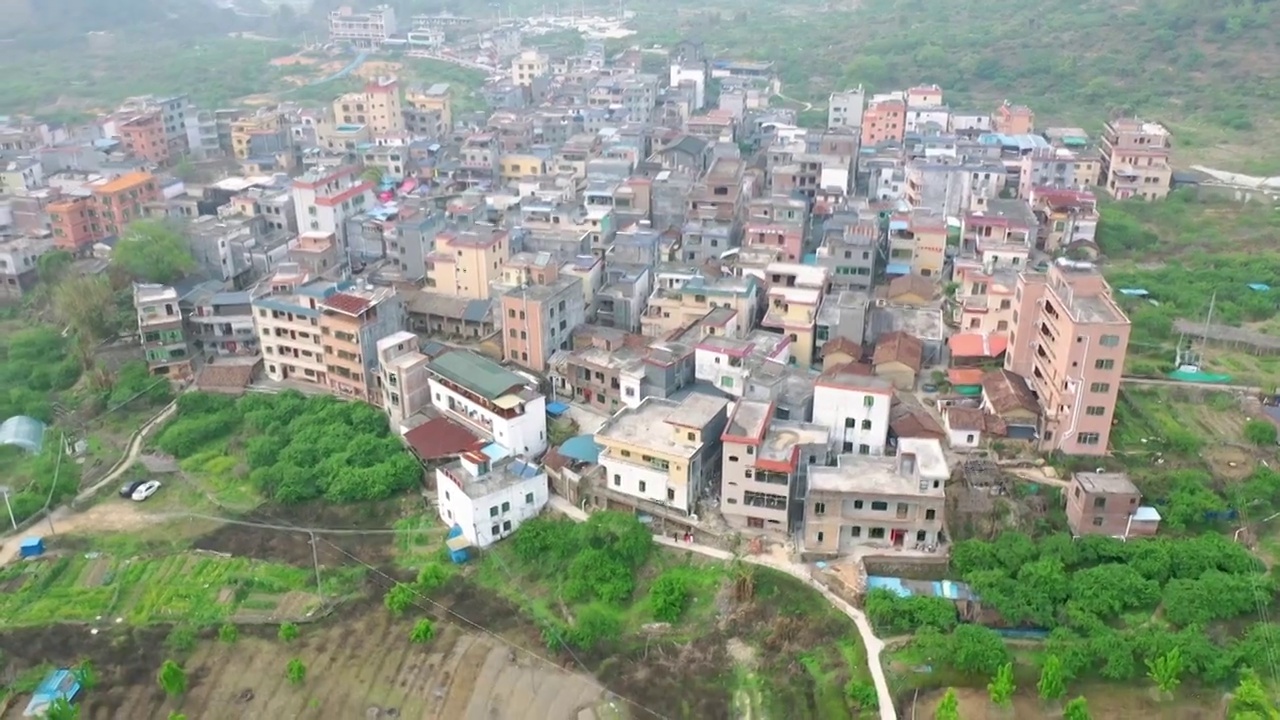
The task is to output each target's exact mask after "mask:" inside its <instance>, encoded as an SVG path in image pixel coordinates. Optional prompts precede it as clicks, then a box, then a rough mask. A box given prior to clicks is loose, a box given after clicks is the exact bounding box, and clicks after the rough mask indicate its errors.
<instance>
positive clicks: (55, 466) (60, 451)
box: [5, 433, 67, 535]
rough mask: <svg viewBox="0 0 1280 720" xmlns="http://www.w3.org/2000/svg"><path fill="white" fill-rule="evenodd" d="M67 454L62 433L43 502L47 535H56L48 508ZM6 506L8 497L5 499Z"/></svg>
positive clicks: (65, 442)
mask: <svg viewBox="0 0 1280 720" xmlns="http://www.w3.org/2000/svg"><path fill="white" fill-rule="evenodd" d="M66 453H67V435H66V433H63V434H62V435H61V436H60V437H59V438H58V460H57V462H55V463H54V464H53V482H52V483H50V484H49V497H47V498H45V501H44V519H45V520H48V521H49V534H50V535H57V534H58V531H57V530H55V529H54V528H53V511H51V510H50V509H49V506H50V505H52V504H53V491H54V490H56V489H57V488H58V473H59V472H60V471H61V470H62V456H63V455H65V454H66ZM5 502H6V504H7V503H8V496H6V497H5Z"/></svg>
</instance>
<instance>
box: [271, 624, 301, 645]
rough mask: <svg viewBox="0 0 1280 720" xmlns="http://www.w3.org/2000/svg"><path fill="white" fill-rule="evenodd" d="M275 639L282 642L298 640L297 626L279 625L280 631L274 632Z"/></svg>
mask: <svg viewBox="0 0 1280 720" xmlns="http://www.w3.org/2000/svg"><path fill="white" fill-rule="evenodd" d="M276 637H278V638H280V640H281V641H282V642H293V641H294V640H297V639H298V626H297V625H295V624H293V623H291V622H287V623H280V629H279V630H278V631H277V632H276Z"/></svg>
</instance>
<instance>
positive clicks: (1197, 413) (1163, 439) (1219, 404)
mask: <svg viewBox="0 0 1280 720" xmlns="http://www.w3.org/2000/svg"><path fill="white" fill-rule="evenodd" d="M1247 419H1248V416H1247V414H1246V413H1245V411H1244V409H1243V408H1242V407H1241V405H1240V400H1239V398H1237V397H1236V396H1235V395H1233V394H1231V393H1229V392H1225V391H1205V390H1199V389H1190V388H1188V389H1181V388H1142V389H1126V390H1125V391H1124V394H1123V396H1122V399H1121V402H1120V403H1118V404H1117V406H1116V428H1115V430H1114V431H1113V432H1112V436H1111V437H1112V446H1113V449H1114V450H1115V451H1116V452H1118V453H1121V454H1124V455H1135V454H1137V455H1143V456H1147V455H1151V456H1154V455H1156V454H1160V455H1161V456H1162V457H1164V458H1165V459H1167V460H1171V461H1174V462H1182V461H1189V462H1191V463H1192V464H1197V465H1198V464H1201V461H1203V463H1206V464H1207V465H1208V467H1209V470H1210V471H1212V472H1213V474H1214V476H1215V477H1218V478H1222V479H1224V480H1228V481H1235V480H1241V479H1243V478H1245V477H1247V476H1248V475H1249V474H1250V473H1251V472H1253V470H1254V468H1255V466H1256V465H1257V460H1258V457H1257V454H1258V451H1257V449H1256V448H1254V447H1253V446H1251V445H1249V444H1248V443H1247V442H1246V441H1245V439H1244V425H1245V422H1246V421H1247Z"/></svg>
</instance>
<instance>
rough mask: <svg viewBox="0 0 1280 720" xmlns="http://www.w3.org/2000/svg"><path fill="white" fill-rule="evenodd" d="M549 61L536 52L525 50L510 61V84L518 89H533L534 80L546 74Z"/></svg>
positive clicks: (549, 66)
mask: <svg viewBox="0 0 1280 720" xmlns="http://www.w3.org/2000/svg"><path fill="white" fill-rule="evenodd" d="M550 69H551V61H550V59H549V58H548V57H547V56H546V55H545V54H544V53H540V52H538V51H537V50H525V51H523V52H521V53H520V54H519V55H517V56H515V57H514V58H512V60H511V82H512V84H514V85H516V86H518V87H533V83H534V80H535V79H536V78H540V77H542V76H544V75H546V74H547V72H548V71H549V70H550Z"/></svg>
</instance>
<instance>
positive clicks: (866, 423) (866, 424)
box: [862, 420, 871, 430]
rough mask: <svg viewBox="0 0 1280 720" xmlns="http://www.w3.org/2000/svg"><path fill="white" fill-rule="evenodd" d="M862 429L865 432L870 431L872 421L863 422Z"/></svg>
mask: <svg viewBox="0 0 1280 720" xmlns="http://www.w3.org/2000/svg"><path fill="white" fill-rule="evenodd" d="M862 429H863V430H870V429H871V421H870V420H863V421H862Z"/></svg>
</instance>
